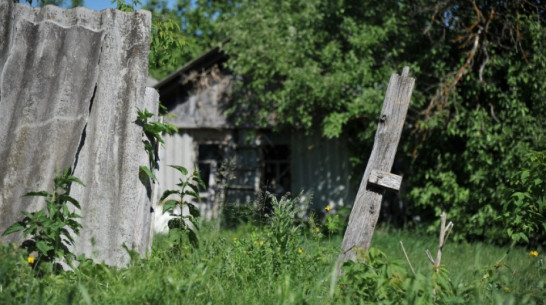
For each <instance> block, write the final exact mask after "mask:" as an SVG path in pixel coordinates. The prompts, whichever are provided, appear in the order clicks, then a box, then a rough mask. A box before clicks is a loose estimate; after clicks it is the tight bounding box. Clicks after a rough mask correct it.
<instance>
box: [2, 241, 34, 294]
mask: <svg viewBox="0 0 546 305" xmlns="http://www.w3.org/2000/svg"><path fill="white" fill-rule="evenodd" d="M0 257H1V259H0V287H1V291H0V304H23V303H24V300H25V297H26V295H27V291H28V286H29V283H32V282H33V281H34V272H33V271H32V265H31V264H29V263H28V261H27V257H28V253H27V251H23V250H21V249H20V248H18V247H16V246H15V245H14V244H6V245H0Z"/></svg>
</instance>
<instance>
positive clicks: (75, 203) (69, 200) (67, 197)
mask: <svg viewBox="0 0 546 305" xmlns="http://www.w3.org/2000/svg"><path fill="white" fill-rule="evenodd" d="M59 199H60V201H62V202H64V201H68V202H70V203H72V204H73V205H74V206H75V207H77V208H78V209H81V207H80V203H79V202H78V201H77V200H76V199H74V198H72V197H70V196H69V195H66V194H63V195H60V196H59Z"/></svg>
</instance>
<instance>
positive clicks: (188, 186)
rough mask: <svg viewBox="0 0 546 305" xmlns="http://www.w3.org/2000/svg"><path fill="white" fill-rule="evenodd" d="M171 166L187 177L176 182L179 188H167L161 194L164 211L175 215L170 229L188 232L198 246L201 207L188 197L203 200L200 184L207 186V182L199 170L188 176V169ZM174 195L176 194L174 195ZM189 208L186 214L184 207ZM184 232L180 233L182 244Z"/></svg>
mask: <svg viewBox="0 0 546 305" xmlns="http://www.w3.org/2000/svg"><path fill="white" fill-rule="evenodd" d="M170 167H172V168H174V169H176V170H178V171H179V172H180V173H181V174H182V175H183V176H184V177H187V178H186V179H184V178H180V180H179V182H178V183H177V184H176V185H177V186H178V187H179V189H178V190H166V191H165V192H164V193H163V195H161V198H160V201H161V202H163V201H164V200H165V202H164V203H163V213H167V212H169V213H171V215H173V216H174V218H173V219H171V220H170V221H169V229H171V230H175V231H177V230H178V231H181V232H179V233H186V234H187V236H188V238H189V241H190V243H191V244H192V246H194V247H197V246H198V239H197V235H196V234H195V230H196V229H197V228H198V223H197V221H198V219H199V216H200V213H199V209H198V208H197V207H196V206H195V205H194V204H193V203H192V202H191V201H189V200H186V197H187V196H189V197H190V198H193V199H194V200H196V201H197V202H199V201H200V200H201V198H200V196H199V186H201V187H203V188H205V183H203V180H201V177H200V176H199V172H198V171H193V173H192V174H191V175H189V176H188V170H187V169H186V168H184V167H182V166H177V165H170ZM173 195H174V196H173ZM186 207H187V208H188V211H189V214H187V215H184V213H183V211H184V208H186ZM187 222H189V223H191V224H192V225H193V227H190V226H189V225H188V223H187ZM182 238H183V234H180V239H179V241H180V246H181V245H182Z"/></svg>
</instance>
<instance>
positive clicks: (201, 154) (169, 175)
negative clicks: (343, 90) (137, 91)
mask: <svg viewBox="0 0 546 305" xmlns="http://www.w3.org/2000/svg"><path fill="white" fill-rule="evenodd" d="M226 60H227V58H226V55H225V54H224V53H222V52H221V51H220V49H219V48H213V49H211V50H210V51H208V52H206V53H204V54H202V55H201V56H200V57H198V58H196V59H194V60H192V61H191V62H189V63H187V64H186V65H184V66H183V67H181V68H180V69H178V70H177V71H175V72H173V73H172V74H170V75H169V76H167V77H165V78H164V79H163V80H160V81H159V82H158V83H157V84H156V85H155V88H156V89H157V90H158V91H159V94H160V101H161V103H162V104H163V105H164V106H165V107H166V108H167V111H168V114H167V115H165V116H164V119H165V120H166V121H167V122H169V123H171V124H174V125H176V126H177V127H178V128H179V132H178V134H175V135H173V136H167V135H166V136H165V145H164V147H163V148H162V149H161V153H160V170H159V173H158V180H159V186H160V192H159V193H161V192H162V191H163V190H166V189H173V188H175V187H176V186H175V185H176V183H178V179H179V178H180V174H179V173H178V172H177V171H176V170H175V169H172V168H170V167H168V165H171V164H173V165H181V166H184V167H186V168H187V169H188V170H189V171H191V170H192V169H198V170H199V172H200V175H201V178H202V179H203V181H204V183H205V185H206V189H202V190H201V198H202V203H201V204H200V209H201V213H202V217H204V218H211V217H216V216H218V213H219V212H220V210H221V207H222V205H223V204H225V203H233V202H240V203H249V204H251V203H252V202H253V200H254V199H255V197H256V194H257V193H258V192H261V191H268V192H270V193H273V194H276V195H283V194H285V193H286V192H290V193H291V194H293V195H297V194H299V193H300V192H304V195H303V197H308V196H310V195H311V196H312V200H311V207H312V208H315V209H322V208H324V207H325V206H327V205H329V206H331V207H336V206H340V205H344V204H346V203H347V201H348V200H351V198H352V197H351V195H350V191H349V164H348V153H347V150H346V145H345V140H344V139H331V140H330V139H326V138H324V137H321V136H320V135H306V134H304V133H303V132H298V131H290V132H273V131H271V130H266V129H256V128H252V127H238V126H236V125H235V124H233V123H232V121H231V120H230V118H229V117H227V116H226V115H224V110H225V109H226V107H227V105H229V103H230V94H229V93H230V89H231V87H232V81H233V80H234V76H233V74H231V73H230V72H229V71H228V70H227V69H226V68H225V62H226ZM156 227H157V226H156Z"/></svg>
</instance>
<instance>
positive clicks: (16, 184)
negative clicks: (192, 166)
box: [0, 0, 158, 266]
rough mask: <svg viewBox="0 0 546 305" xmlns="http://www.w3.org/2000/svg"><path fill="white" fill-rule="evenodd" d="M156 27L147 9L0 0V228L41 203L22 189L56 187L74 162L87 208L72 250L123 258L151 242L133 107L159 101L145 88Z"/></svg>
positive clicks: (77, 192) (77, 193)
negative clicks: (100, 8)
mask: <svg viewBox="0 0 546 305" xmlns="http://www.w3.org/2000/svg"><path fill="white" fill-rule="evenodd" d="M150 28H151V16H150V13H149V12H145V11H137V12H134V13H124V12H121V11H117V10H113V9H109V10H103V11H100V12H96V11H92V10H89V9H86V8H76V9H70V10H63V9H61V8H58V7H55V6H46V7H44V8H31V7H29V6H27V5H22V4H13V1H11V0H0V232H3V231H4V230H5V229H6V228H7V227H8V226H9V225H11V224H12V223H13V222H15V221H17V220H18V219H19V218H20V217H21V213H20V212H21V211H35V210H37V209H40V208H41V207H43V206H44V202H43V200H41V198H33V197H22V196H23V194H25V193H26V192H29V191H38V190H52V186H53V183H52V181H53V178H54V177H55V174H56V172H58V171H60V170H62V169H65V168H68V167H73V168H74V175H75V176H76V177H78V178H80V179H81V180H82V181H83V182H84V183H85V185H86V186H85V187H81V186H79V185H73V187H72V190H71V195H72V196H73V197H74V198H76V199H77V200H78V201H79V202H80V204H81V206H82V210H81V211H80V212H81V213H80V214H81V215H82V216H83V218H82V221H81V223H82V225H83V229H82V231H81V233H80V236H79V237H78V238H76V242H75V247H74V251H75V252H76V253H85V254H86V256H88V257H91V258H93V259H95V260H96V261H104V262H106V263H107V264H110V265H117V266H122V265H125V264H126V263H127V262H128V261H129V256H128V254H127V253H126V251H125V250H124V249H123V248H122V245H123V244H126V245H127V246H128V247H129V248H133V249H134V250H136V251H137V252H139V253H140V254H141V255H144V254H145V253H146V251H148V250H149V247H150V244H151V235H150V221H151V218H150V207H151V203H150V200H151V198H150V193H149V190H150V185H147V186H145V185H143V183H141V182H140V180H139V175H138V168H139V166H140V165H145V164H146V162H147V155H146V152H145V151H144V149H143V144H142V129H141V127H139V126H138V125H136V124H135V121H136V111H137V110H136V109H137V107H138V108H140V109H144V108H147V109H149V110H156V109H157V103H158V95H157V93H156V92H155V91H154V90H151V89H148V90H146V88H145V84H146V77H147V72H148V70H147V66H148V53H149V39H150V37H149V35H150ZM122 71H123V73H122ZM152 195H153V194H152ZM3 240H4V241H16V242H20V241H21V235H19V236H17V235H13V236H8V238H3Z"/></svg>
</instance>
